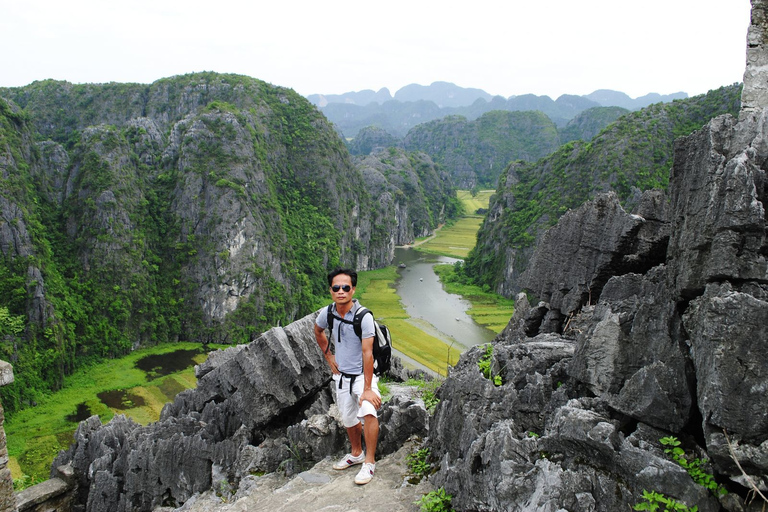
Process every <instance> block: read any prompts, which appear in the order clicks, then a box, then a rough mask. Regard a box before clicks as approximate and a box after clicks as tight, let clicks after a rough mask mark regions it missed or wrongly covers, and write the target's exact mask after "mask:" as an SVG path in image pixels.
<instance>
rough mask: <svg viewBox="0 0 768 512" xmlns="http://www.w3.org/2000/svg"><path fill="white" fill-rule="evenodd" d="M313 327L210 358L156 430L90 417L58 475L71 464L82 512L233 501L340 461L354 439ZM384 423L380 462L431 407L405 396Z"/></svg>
mask: <svg viewBox="0 0 768 512" xmlns="http://www.w3.org/2000/svg"><path fill="white" fill-rule="evenodd" d="M313 323H314V314H313V315H309V316H307V317H305V318H302V319H301V320H298V321H296V322H293V323H292V324H290V325H288V326H287V327H285V328H284V329H283V328H274V329H271V330H270V331H268V332H266V333H265V334H263V335H262V336H260V337H259V338H258V339H257V340H255V341H254V342H252V343H250V344H248V345H244V346H238V347H233V348H230V349H227V350H225V351H224V352H223V353H218V354H216V355H214V356H212V357H210V358H209V360H208V361H207V362H206V363H205V364H203V365H201V366H199V367H198V368H197V372H196V373H197V377H198V386H197V388H196V389H193V390H187V391H184V392H182V393H180V394H179V395H177V397H176V399H175V400H174V402H173V403H171V404H167V405H166V406H165V408H164V409H163V412H162V414H161V417H160V420H159V421H158V422H156V423H153V424H150V425H148V426H145V427H143V426H140V425H138V424H136V423H134V422H133V421H132V420H130V419H127V418H125V417H124V416H116V417H115V418H113V419H112V420H111V421H110V422H109V423H108V424H106V425H102V424H101V422H100V421H99V419H98V417H96V416H93V417H91V418H89V419H88V420H86V421H84V422H82V423H81V424H80V426H79V427H78V430H77V432H76V433H75V443H74V444H73V445H72V447H71V448H70V449H69V451H67V452H62V453H61V454H60V455H59V456H58V458H57V459H56V461H55V462H54V467H58V466H59V465H62V464H71V466H72V468H73V470H74V472H75V475H76V477H77V479H78V483H79V489H78V499H79V503H80V506H82V507H83V509H84V510H88V511H94V512H95V511H101V510H114V511H128V510H131V511H134V510H147V511H149V510H153V509H154V508H156V507H159V506H173V507H177V506H181V505H182V504H184V503H185V502H187V501H188V500H190V499H191V498H192V497H193V496H195V495H197V494H199V493H202V492H204V491H207V490H210V489H216V490H217V491H218V492H220V493H223V494H225V495H226V494H227V493H229V495H232V494H234V493H236V492H237V490H238V488H239V486H240V483H241V481H243V479H246V478H248V479H252V476H251V475H253V474H255V473H259V474H264V473H270V472H275V471H277V470H278V469H280V470H281V471H282V472H283V473H287V474H289V475H290V474H297V473H299V472H300V471H303V470H304V469H306V467H305V466H306V465H307V463H309V462H310V461H318V460H321V459H323V458H325V457H327V456H330V455H333V456H341V455H342V454H343V450H344V449H345V446H346V445H347V436H346V433H345V431H344V429H343V428H342V426H341V423H340V421H338V418H337V414H338V413H337V412H335V413H334V412H333V411H335V406H333V407H331V404H332V403H333V398H332V390H331V388H332V386H331V385H330V382H331V374H330V370H329V369H328V366H327V364H326V363H325V361H324V359H323V356H322V353H321V352H320V349H319V347H318V345H317V342H316V341H315V339H314V335H313V328H312V325H313ZM329 409H330V410H331V411H332V414H331V415H329V413H328V411H329ZM380 418H381V421H382V428H381V432H380V437H379V445H378V450H377V453H378V454H379V455H386V454H389V453H392V452H395V451H397V450H398V449H399V448H400V447H401V446H402V445H403V443H404V442H405V441H406V440H407V439H409V438H411V437H412V436H417V437H422V436H424V435H426V432H427V427H428V422H427V412H426V410H425V409H424V405H423V403H419V402H417V401H414V400H413V399H410V398H408V397H407V396H405V395H395V396H393V397H392V399H391V400H389V401H388V402H387V403H386V404H384V406H383V407H382V409H381V411H380Z"/></svg>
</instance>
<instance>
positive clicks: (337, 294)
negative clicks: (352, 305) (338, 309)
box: [331, 274, 355, 304]
mask: <svg viewBox="0 0 768 512" xmlns="http://www.w3.org/2000/svg"><path fill="white" fill-rule="evenodd" d="M354 294H355V289H354V288H353V287H352V278H351V277H349V276H348V275H346V274H339V275H337V276H336V277H334V278H333V281H332V282H331V298H333V302H335V303H336V304H346V303H348V302H350V301H351V300H352V296H353V295H354Z"/></svg>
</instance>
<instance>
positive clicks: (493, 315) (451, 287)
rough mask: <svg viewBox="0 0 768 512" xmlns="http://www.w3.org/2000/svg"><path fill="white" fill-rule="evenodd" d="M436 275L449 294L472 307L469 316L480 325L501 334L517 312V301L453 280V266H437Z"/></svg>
mask: <svg viewBox="0 0 768 512" xmlns="http://www.w3.org/2000/svg"><path fill="white" fill-rule="evenodd" d="M434 268H435V274H437V275H438V277H440V281H441V282H442V283H443V288H444V289H445V291H447V292H448V293H453V294H455V295H461V296H462V297H463V298H465V299H466V300H468V301H469V302H470V304H472V307H471V308H470V309H469V311H467V314H468V315H469V316H471V317H472V319H473V320H474V321H475V322H477V323H478V324H480V325H483V326H485V327H487V328H489V329H490V330H492V331H493V332H495V333H500V332H501V331H502V330H504V328H505V327H506V326H507V324H508V323H509V319H510V318H511V317H512V313H514V312H515V301H514V300H512V299H507V298H506V297H500V296H499V295H496V294H495V293H490V292H486V291H484V290H483V289H482V288H480V287H479V286H472V285H466V284H460V283H457V282H455V281H454V280H453V275H454V270H453V265H435V267H434Z"/></svg>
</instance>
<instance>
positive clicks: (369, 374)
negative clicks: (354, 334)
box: [360, 337, 381, 409]
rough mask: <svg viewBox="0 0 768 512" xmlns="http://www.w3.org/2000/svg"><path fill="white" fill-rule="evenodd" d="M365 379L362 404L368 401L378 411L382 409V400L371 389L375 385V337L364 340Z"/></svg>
mask: <svg viewBox="0 0 768 512" xmlns="http://www.w3.org/2000/svg"><path fill="white" fill-rule="evenodd" d="M362 341H363V379H364V381H365V384H364V386H363V394H362V395H360V403H361V404H362V403H363V400H368V401H369V402H371V404H372V405H373V406H374V407H375V408H376V409H378V408H379V407H381V398H379V395H377V394H376V393H374V392H373V389H372V388H371V386H372V384H373V337H370V338H363V340H362Z"/></svg>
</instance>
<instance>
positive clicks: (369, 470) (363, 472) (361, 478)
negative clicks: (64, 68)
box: [355, 462, 376, 485]
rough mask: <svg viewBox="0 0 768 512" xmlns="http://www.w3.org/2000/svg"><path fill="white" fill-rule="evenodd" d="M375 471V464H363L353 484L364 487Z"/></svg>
mask: <svg viewBox="0 0 768 512" xmlns="http://www.w3.org/2000/svg"><path fill="white" fill-rule="evenodd" d="M375 470H376V464H371V463H370V462H364V463H363V467H361V468H360V471H358V473H357V476H356V477H355V483H356V484H358V485H364V484H367V483H368V482H370V481H371V479H372V478H373V472H374V471H375Z"/></svg>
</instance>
